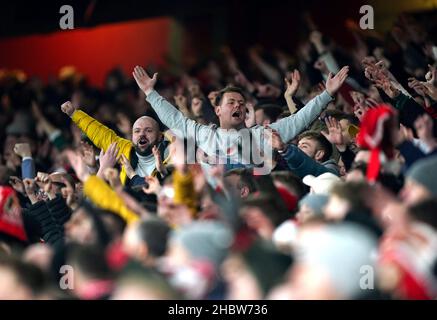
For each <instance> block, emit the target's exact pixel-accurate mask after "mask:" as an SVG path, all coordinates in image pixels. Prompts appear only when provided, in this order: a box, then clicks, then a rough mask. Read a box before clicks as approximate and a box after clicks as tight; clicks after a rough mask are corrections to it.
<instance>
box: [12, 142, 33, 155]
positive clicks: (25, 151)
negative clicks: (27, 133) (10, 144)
mask: <svg viewBox="0 0 437 320" xmlns="http://www.w3.org/2000/svg"><path fill="white" fill-rule="evenodd" d="M14 152H15V153H16V154H17V155H19V156H20V157H21V158H24V157H31V156H32V153H31V151H30V145H29V144H28V143H17V144H15V146H14Z"/></svg>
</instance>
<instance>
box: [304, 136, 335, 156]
mask: <svg viewBox="0 0 437 320" xmlns="http://www.w3.org/2000/svg"><path fill="white" fill-rule="evenodd" d="M303 138H307V139H311V140H315V141H316V142H317V144H318V145H319V149H322V150H323V151H324V153H325V154H324V155H323V158H322V160H321V162H324V161H327V160H329V158H331V156H332V145H331V143H330V142H329V141H328V139H326V138H325V137H324V136H323V135H322V134H321V133H320V132H316V131H305V132H304V133H302V134H301V135H300V136H299V140H301V139H303Z"/></svg>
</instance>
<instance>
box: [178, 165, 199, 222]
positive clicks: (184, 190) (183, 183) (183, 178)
mask: <svg viewBox="0 0 437 320" xmlns="http://www.w3.org/2000/svg"><path fill="white" fill-rule="evenodd" d="M173 188H174V203H175V204H184V205H186V206H187V207H188V208H189V209H190V211H191V214H192V216H193V217H196V216H197V211H198V198H197V194H196V190H195V189H194V181H193V174H192V172H191V171H190V170H188V171H187V173H186V174H183V173H182V172H179V171H178V170H175V171H174V172H173Z"/></svg>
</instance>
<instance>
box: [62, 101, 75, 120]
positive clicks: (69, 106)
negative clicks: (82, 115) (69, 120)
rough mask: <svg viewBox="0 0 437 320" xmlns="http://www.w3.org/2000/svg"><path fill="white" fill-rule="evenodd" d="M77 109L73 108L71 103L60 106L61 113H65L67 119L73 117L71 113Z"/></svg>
mask: <svg viewBox="0 0 437 320" xmlns="http://www.w3.org/2000/svg"><path fill="white" fill-rule="evenodd" d="M76 109H77V107H75V106H73V104H72V103H71V101H67V102H64V103H63V104H62V105H61V110H62V112H64V113H66V114H67V115H68V116H69V117H71V116H72V115H73V113H74V112H75V111H76Z"/></svg>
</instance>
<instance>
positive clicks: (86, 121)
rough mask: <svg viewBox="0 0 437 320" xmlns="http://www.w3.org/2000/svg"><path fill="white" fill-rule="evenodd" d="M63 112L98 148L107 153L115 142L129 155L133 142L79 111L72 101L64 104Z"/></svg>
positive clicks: (122, 151) (123, 152)
mask: <svg viewBox="0 0 437 320" xmlns="http://www.w3.org/2000/svg"><path fill="white" fill-rule="evenodd" d="M61 110H62V111H63V112H64V113H65V114H67V115H68V116H69V117H70V118H71V120H73V122H74V123H75V124H76V125H77V126H78V127H79V128H80V129H81V130H82V131H83V132H84V133H85V134H86V135H87V137H88V138H89V139H90V140H91V141H92V142H93V143H94V145H95V146H96V147H97V148H99V149H103V150H104V151H106V150H107V149H108V148H109V146H110V145H111V144H112V143H114V142H115V143H116V144H117V147H118V148H119V150H120V152H121V153H122V154H129V151H130V149H131V147H132V141H129V140H127V139H124V138H121V137H119V136H117V135H116V134H115V132H114V131H113V130H111V129H109V128H108V127H106V126H105V125H103V124H101V123H100V122H98V121H97V120H96V119H94V118H93V117H91V116H89V115H88V114H86V113H85V112H83V111H81V110H78V108H77V107H76V106H74V105H73V104H72V103H71V102H70V101H67V102H65V103H63V104H62V106H61Z"/></svg>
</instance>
